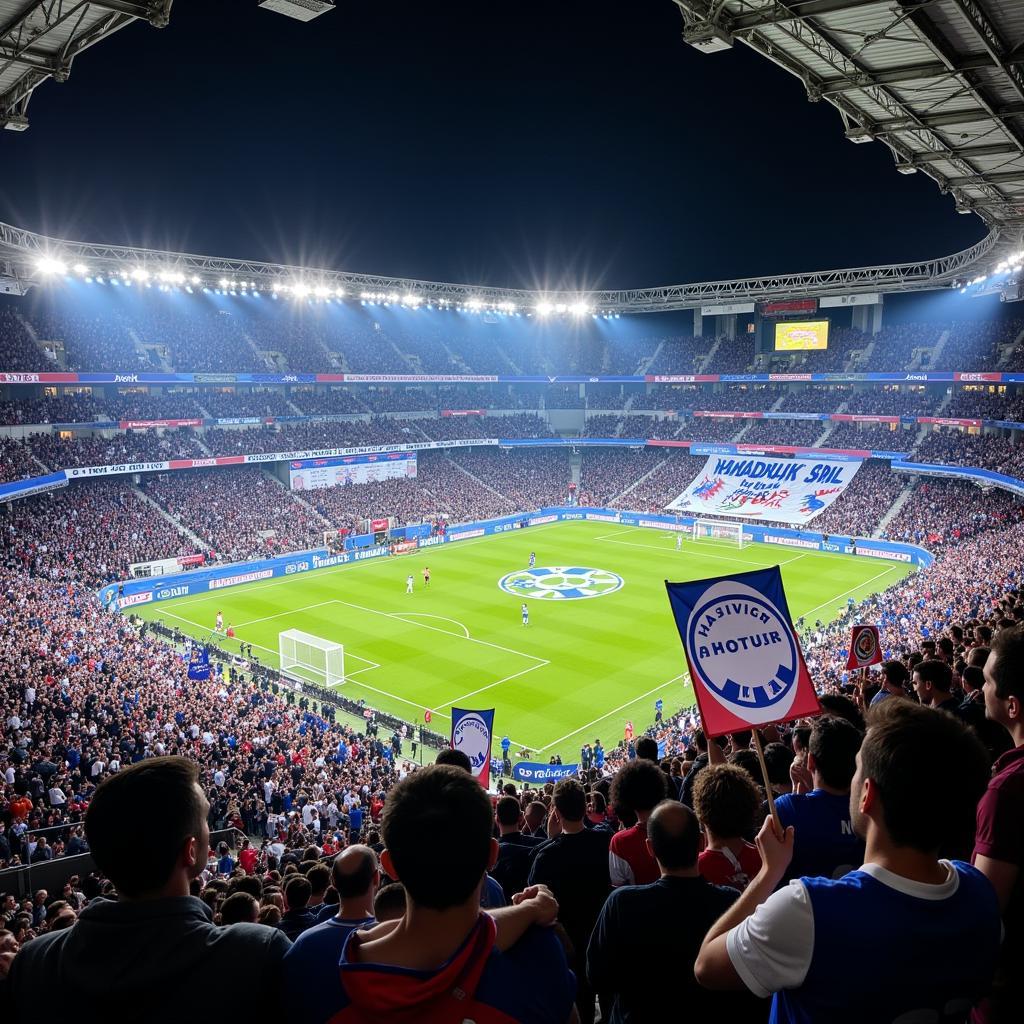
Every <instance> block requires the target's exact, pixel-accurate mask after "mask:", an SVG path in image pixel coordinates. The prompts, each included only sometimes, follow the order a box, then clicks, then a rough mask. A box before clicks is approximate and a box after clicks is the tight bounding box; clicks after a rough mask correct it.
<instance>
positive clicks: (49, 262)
mask: <svg viewBox="0 0 1024 1024" xmlns="http://www.w3.org/2000/svg"><path fill="white" fill-rule="evenodd" d="M36 270H38V271H39V273H40V274H66V273H67V271H68V267H67V264H66V263H65V262H64V261H63V260H58V259H56V258H55V257H53V256H40V257H39V259H38V260H36Z"/></svg>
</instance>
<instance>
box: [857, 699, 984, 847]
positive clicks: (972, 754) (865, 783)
mask: <svg viewBox="0 0 1024 1024" xmlns="http://www.w3.org/2000/svg"><path fill="white" fill-rule="evenodd" d="M988 780H989V758H988V754H987V753H986V752H985V749H984V747H982V745H981V743H979V741H978V739H977V738H976V737H975V735H974V733H973V732H972V731H971V730H970V729H968V728H967V727H966V726H965V725H964V724H963V723H962V722H961V721H960V720H959V719H957V718H954V717H953V716H952V715H947V714H941V713H938V714H937V713H936V712H935V711H933V710H931V709H930V708H925V707H922V706H920V705H918V704H915V703H913V702H912V701H903V700H887V701H883V702H882V703H881V704H879V705H877V706H876V707H874V708H872V709H871V714H870V716H869V719H868V731H867V735H866V736H865V737H864V742H863V743H862V744H861V748H860V752H859V753H858V755H857V772H856V774H855V775H854V778H853V785H852V787H851V790H850V817H851V819H852V821H853V828H854V831H855V832H856V833H857V835H859V836H860V837H861V838H863V839H866V838H868V834H869V831H871V830H872V829H874V830H875V831H876V834H877V836H878V837H879V839H880V841H883V842H887V843H891V844H892V845H893V846H897V847H909V848H911V849H913V850H917V851H919V852H922V853H928V854H937V853H938V852H939V851H940V850H941V849H943V848H944V847H946V846H948V845H949V844H951V843H955V842H960V841H961V840H962V839H963V837H964V836H966V835H973V832H974V824H975V822H974V818H975V809H976V807H977V803H978V800H979V798H980V797H981V794H982V793H983V792H984V790H985V787H986V786H987V784H988Z"/></svg>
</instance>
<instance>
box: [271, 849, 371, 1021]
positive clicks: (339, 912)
mask: <svg viewBox="0 0 1024 1024" xmlns="http://www.w3.org/2000/svg"><path fill="white" fill-rule="evenodd" d="M318 866H319V865H318ZM311 871H312V869H311ZM330 875H331V881H332V882H333V884H334V888H335V889H337V890H338V906H337V908H336V913H334V914H333V915H332V916H331V917H329V918H328V919H327V920H325V921H324V922H323V923H321V924H318V925H316V927H314V928H310V929H308V930H307V931H304V932H303V933H302V934H301V935H299V937H298V938H297V939H296V940H295V942H294V943H293V945H292V948H291V949H289V950H288V953H287V955H286V956H285V958H284V988H285V991H286V992H287V993H288V998H287V1000H286V1002H285V1006H286V1009H287V1014H288V1018H289V1019H290V1020H294V1021H296V1022H306V1024H320V1022H323V1021H327V1020H330V1019H331V1017H333V1016H334V1014H335V1013H337V1011H338V1010H339V1009H340V1008H341V1007H342V1006H343V1005H344V1001H345V1000H344V994H343V992H342V988H341V979H340V978H339V976H338V961H339V959H340V958H341V950H342V947H343V946H344V945H345V940H346V939H347V938H348V936H349V933H350V932H353V931H355V930H356V929H357V928H369V927H370V926H371V925H373V924H374V923H375V922H374V917H373V897H374V894H375V893H376V891H377V889H378V887H379V886H380V866H379V865H378V863H377V855H376V854H375V853H374V852H373V850H371V849H370V848H369V847H368V846H362V845H358V844H357V845H354V846H350V847H348V849H346V850H344V851H343V852H341V853H339V854H338V856H337V857H335V858H334V863H333V864H332V865H331V869H330Z"/></svg>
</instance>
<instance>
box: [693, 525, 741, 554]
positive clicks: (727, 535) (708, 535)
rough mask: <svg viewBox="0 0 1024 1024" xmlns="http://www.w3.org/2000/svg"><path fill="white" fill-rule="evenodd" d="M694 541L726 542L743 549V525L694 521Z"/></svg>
mask: <svg viewBox="0 0 1024 1024" xmlns="http://www.w3.org/2000/svg"><path fill="white" fill-rule="evenodd" d="M693 539H694V540H727V541H731V542H732V543H734V544H735V545H736V546H737V547H739V548H741V547H743V543H744V537H743V524H742V523H730V522H723V521H721V520H718V519H695V520H694V521H693Z"/></svg>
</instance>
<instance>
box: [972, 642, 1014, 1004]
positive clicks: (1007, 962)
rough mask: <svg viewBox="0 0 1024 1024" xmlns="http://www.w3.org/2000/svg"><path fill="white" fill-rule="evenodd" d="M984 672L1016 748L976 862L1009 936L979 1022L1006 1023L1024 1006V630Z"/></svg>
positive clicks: (981, 830)
mask: <svg viewBox="0 0 1024 1024" xmlns="http://www.w3.org/2000/svg"><path fill="white" fill-rule="evenodd" d="M984 672H985V684H984V686H985V713H986V714H987V716H988V719H989V721H990V722H991V723H993V724H998V725H1000V726H1002V727H1003V729H1004V730H1005V731H1006V733H1007V735H1008V736H1009V739H1010V741H1011V742H1012V744H1013V746H1012V749H1010V750H1009V751H1007V752H1006V753H1004V754H1002V755H1000V756H999V758H997V760H996V762H995V764H993V765H992V778H991V781H990V782H989V784H988V789H987V790H986V791H985V795H984V796H983V797H982V798H981V800H980V801H979V803H978V816H977V832H976V834H975V840H974V855H973V857H972V861H973V863H974V866H975V867H976V868H977V869H978V870H979V871H980V872H981V873H982V874H983V875H985V877H986V878H988V880H989V881H990V882H991V883H992V885H993V886H994V887H995V890H996V896H997V898H998V900H999V907H1000V910H1001V911H1002V915H1003V926H1004V929H1005V937H1004V940H1003V945H1002V948H1001V950H1000V953H999V960H998V963H997V965H996V977H995V984H994V986H993V989H992V992H991V994H990V997H989V999H988V1000H986V1001H985V1003H984V1004H983V1005H982V1007H981V1009H980V1011H977V1012H976V1013H975V1016H974V1020H975V1021H976V1024H1003V1022H1006V1021H1011V1020H1018V1019H1019V1018H1020V1012H1021V1006H1022V1005H1024V981H1022V978H1021V969H1020V968H1021V964H1022V963H1024V627H1021V626H1014V627H1012V628H1011V629H1002V630H1000V631H999V632H998V633H997V634H996V637H995V639H994V640H993V642H992V651H991V653H990V654H989V656H988V659H987V661H986V662H985V669H984Z"/></svg>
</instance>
